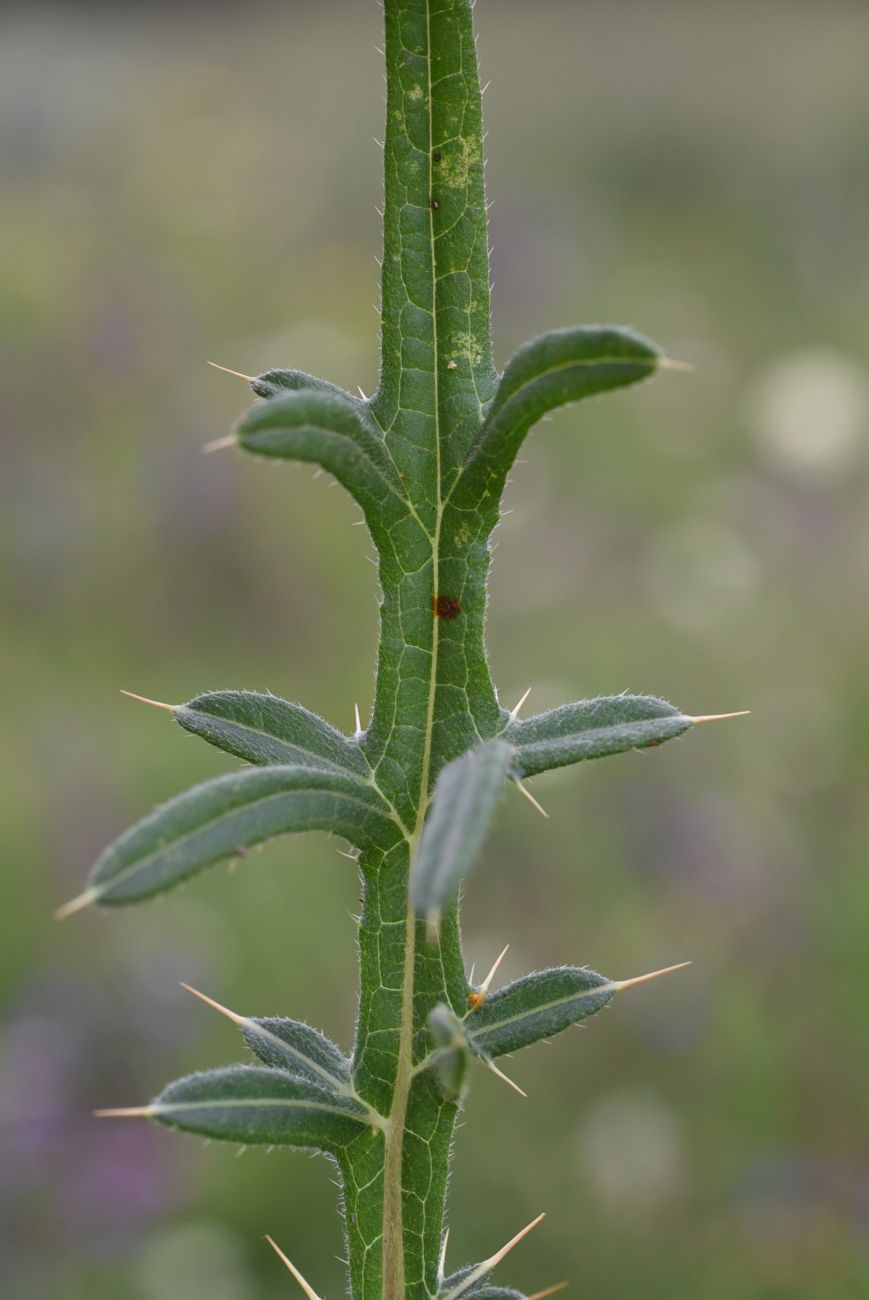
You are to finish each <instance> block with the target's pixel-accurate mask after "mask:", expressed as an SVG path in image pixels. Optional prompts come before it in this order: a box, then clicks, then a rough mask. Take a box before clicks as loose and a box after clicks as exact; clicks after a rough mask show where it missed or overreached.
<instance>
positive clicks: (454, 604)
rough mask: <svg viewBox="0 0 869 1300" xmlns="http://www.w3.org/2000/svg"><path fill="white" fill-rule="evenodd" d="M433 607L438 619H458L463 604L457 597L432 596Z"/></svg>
mask: <svg viewBox="0 0 869 1300" xmlns="http://www.w3.org/2000/svg"><path fill="white" fill-rule="evenodd" d="M431 607H432V613H433V614H434V615H435V616H436V617H437V618H458V617H459V615H460V614H461V612H462V602H461V601H460V600H458V599H457V598H456V597H455V596H432V598H431Z"/></svg>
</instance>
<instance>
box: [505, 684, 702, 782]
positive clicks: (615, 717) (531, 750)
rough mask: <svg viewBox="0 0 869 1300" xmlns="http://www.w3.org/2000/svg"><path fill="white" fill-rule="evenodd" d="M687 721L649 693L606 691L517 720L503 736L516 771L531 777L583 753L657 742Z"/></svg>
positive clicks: (577, 758) (576, 759)
mask: <svg viewBox="0 0 869 1300" xmlns="http://www.w3.org/2000/svg"><path fill="white" fill-rule="evenodd" d="M692 723H693V719H691V718H689V717H686V716H685V714H683V713H680V711H679V710H678V709H676V708H674V707H673V705H672V704H668V703H667V702H666V700H657V699H655V698H654V697H653V696H651V695H605V696H600V697H599V698H597V699H593V700H579V701H578V702H577V703H576V704H562V705H561V707H560V708H557V709H550V711H549V712H548V713H538V714H537V715H536V717H533V718H527V719H525V720H524V721H522V720H519V719H516V720H514V721H511V723H510V724H509V726H508V727H507V730H506V731H505V732H504V735H505V738H506V739H507V740H509V741H510V744H511V745H513V746H514V747H515V749H516V767H517V770H518V772H519V774H520V775H521V776H534V775H535V774H536V773H538V772H547V771H549V770H550V769H551V768H554V767H564V766H566V765H567V764H569V763H581V762H583V761H584V760H585V759H588V758H604V757H606V756H607V755H609V754H622V753H624V752H625V751H626V750H629V749H648V748H649V747H650V746H655V745H660V744H662V743H663V742H664V741H665V740H672V739H673V738H674V737H675V736H681V735H682V734H683V733H684V732H686V731H688V729H689V728H690V727H691V726H692Z"/></svg>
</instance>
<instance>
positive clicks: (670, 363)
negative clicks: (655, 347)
mask: <svg viewBox="0 0 869 1300" xmlns="http://www.w3.org/2000/svg"><path fill="white" fill-rule="evenodd" d="M658 369H659V370H679V371H681V372H682V373H683V374H686V375H693V374H694V372H695V370H696V369H697V367H696V366H695V365H693V364H692V362H690V361H677V360H676V359H675V357H664V356H661V357H658Z"/></svg>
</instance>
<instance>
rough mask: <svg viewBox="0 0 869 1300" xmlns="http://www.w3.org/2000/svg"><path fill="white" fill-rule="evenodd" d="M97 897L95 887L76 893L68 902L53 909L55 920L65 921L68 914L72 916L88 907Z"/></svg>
mask: <svg viewBox="0 0 869 1300" xmlns="http://www.w3.org/2000/svg"><path fill="white" fill-rule="evenodd" d="M98 898H99V893H98V892H97V890H96V889H86V890H85V891H84V893H83V894H77V895H76V897H75V898H71V899H70V900H69V902H68V903H64V904H63V905H62V906H61V907H58V908H57V909H56V910H55V913H54V919H55V921H65V920H66V918H67V917H68V916H74V915H75V913H76V912H81V911H83V910H84V908H86V907H90V905H91V903H95V902H96V900H97V899H98Z"/></svg>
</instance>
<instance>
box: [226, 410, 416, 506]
mask: <svg viewBox="0 0 869 1300" xmlns="http://www.w3.org/2000/svg"><path fill="white" fill-rule="evenodd" d="M236 437H237V439H238V442H239V444H240V446H242V447H244V449H245V450H246V451H250V452H254V453H255V454H256V455H259V456H272V457H277V458H278V459H282V460H301V461H310V462H313V463H314V464H317V465H321V466H322V467H323V469H325V470H328V471H329V473H330V474H333V475H334V476H335V478H336V479H337V480H338V482H339V483H341V484H342V485H343V486H344V487H345V488H346V489H347V491H348V492H349V493H350V495H351V496H352V497H354V498H355V499H356V501H358V503H359V505H360V506H361V507H362V509H363V511H364V512H365V517H366V519H367V521H368V524H369V527H370V528H371V529H372V532H375V531H380V530H381V529H382V528H383V527H385V526H387V524H388V523H389V522H395V521H396V520H398V519H400V518H404V517H405V516H406V515H407V513H408V507H407V503H406V501H405V499H404V495H403V489H402V485H401V481H400V479H399V478H398V475H397V474H396V472H395V469H394V468H393V465H392V462H391V461H390V459H389V455H388V453H387V451H386V448H385V446H384V443H383V438H382V435H380V433H379V432H378V431H377V428H376V426H375V425H374V424H373V423H372V422H369V419H368V417H367V411H366V408H365V406H364V405H363V403H361V402H358V401H356V400H355V399H354V398H352V397H349V396H346V395H342V394H341V393H340V391H336V392H332V391H330V390H328V389H309V388H300V389H298V390H296V391H294V392H293V391H290V392H287V393H285V394H284V395H283V396H278V397H273V398H271V399H270V400H269V401H266V402H261V403H259V404H258V405H256V406H253V407H251V409H250V410H249V411H248V412H247V414H246V415H244V416H243V417H242V419H241V421H240V422H239V424H238V425H237V426H236Z"/></svg>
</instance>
